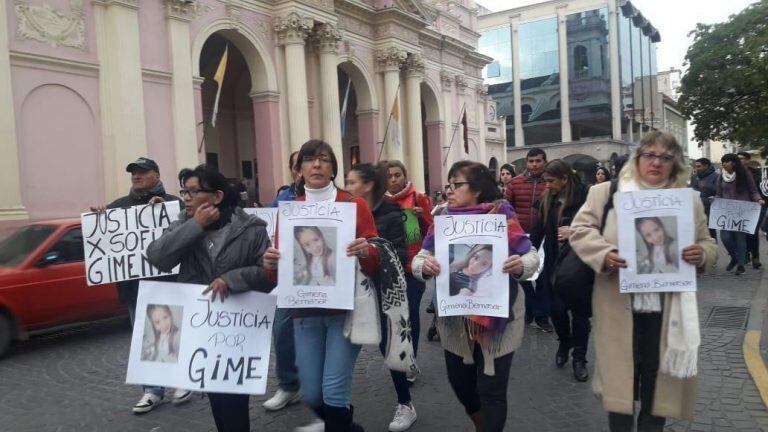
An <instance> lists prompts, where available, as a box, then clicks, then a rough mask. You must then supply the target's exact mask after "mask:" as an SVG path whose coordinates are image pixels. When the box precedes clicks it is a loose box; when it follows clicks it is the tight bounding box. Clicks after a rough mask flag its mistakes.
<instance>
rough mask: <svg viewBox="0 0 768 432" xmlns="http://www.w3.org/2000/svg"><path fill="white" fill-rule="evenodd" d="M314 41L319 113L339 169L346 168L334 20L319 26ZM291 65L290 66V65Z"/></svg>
mask: <svg viewBox="0 0 768 432" xmlns="http://www.w3.org/2000/svg"><path fill="white" fill-rule="evenodd" d="M313 36H314V41H315V44H316V45H317V48H318V52H319V53H320V104H319V106H320V113H321V116H322V119H323V121H322V130H323V139H324V140H325V141H326V142H327V143H328V144H330V145H331V147H332V148H333V152H334V153H336V159H337V160H338V161H339V173H341V174H340V175H343V173H345V172H346V170H345V167H344V149H343V148H342V145H341V113H340V109H341V108H340V105H339V73H338V71H337V69H336V68H337V62H338V58H337V56H338V48H339V41H340V40H341V34H340V33H339V31H338V30H337V29H336V26H334V25H333V24H327V23H326V24H322V25H320V26H319V27H318V28H317V29H316V30H315V34H314V35H313ZM289 67H290V66H289Z"/></svg>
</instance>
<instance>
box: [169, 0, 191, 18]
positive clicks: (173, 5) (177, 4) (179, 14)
mask: <svg viewBox="0 0 768 432" xmlns="http://www.w3.org/2000/svg"><path fill="white" fill-rule="evenodd" d="M165 13H166V16H167V17H168V18H175V19H180V20H186V21H189V20H191V19H192V18H193V15H195V16H196V15H197V2H195V1H194V0H192V1H190V0H165Z"/></svg>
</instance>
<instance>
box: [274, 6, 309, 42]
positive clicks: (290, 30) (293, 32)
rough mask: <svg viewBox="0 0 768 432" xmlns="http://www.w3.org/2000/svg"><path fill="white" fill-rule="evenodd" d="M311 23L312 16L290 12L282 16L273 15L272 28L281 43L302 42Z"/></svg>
mask: <svg viewBox="0 0 768 432" xmlns="http://www.w3.org/2000/svg"><path fill="white" fill-rule="evenodd" d="M313 24H314V22H313V21H312V18H307V17H303V16H301V15H299V14H297V13H296V12H291V13H289V14H288V15H286V16H284V17H275V21H274V28H275V32H277V37H278V39H279V40H280V43H281V44H297V43H300V44H303V43H304V39H306V38H307V36H308V35H309V32H311V31H312V25H313Z"/></svg>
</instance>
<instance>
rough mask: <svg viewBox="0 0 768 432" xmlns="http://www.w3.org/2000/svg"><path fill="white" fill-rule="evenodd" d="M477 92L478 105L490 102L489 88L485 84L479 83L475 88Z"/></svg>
mask: <svg viewBox="0 0 768 432" xmlns="http://www.w3.org/2000/svg"><path fill="white" fill-rule="evenodd" d="M475 92H476V93H477V98H478V99H477V101H478V103H479V102H481V101H486V100H488V86H487V85H484V84H483V83H479V84H477V85H476V86H475Z"/></svg>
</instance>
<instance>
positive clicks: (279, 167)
mask: <svg viewBox="0 0 768 432" xmlns="http://www.w3.org/2000/svg"><path fill="white" fill-rule="evenodd" d="M250 96H251V101H252V103H253V118H254V122H255V124H258V125H259V127H257V128H256V130H255V134H254V138H255V139H256V142H255V143H254V147H255V150H256V152H255V153H256V161H257V162H258V171H259V178H258V180H259V192H260V193H259V198H261V199H262V200H266V201H265V202H270V201H269V200H271V199H272V197H274V196H275V193H276V192H277V188H279V187H280V186H281V185H283V184H284V183H283V178H284V177H285V173H286V172H287V171H288V167H287V166H286V165H287V160H285V159H283V153H282V147H283V145H282V140H281V139H280V95H278V94H277V93H273V92H262V93H251V94H250Z"/></svg>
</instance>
